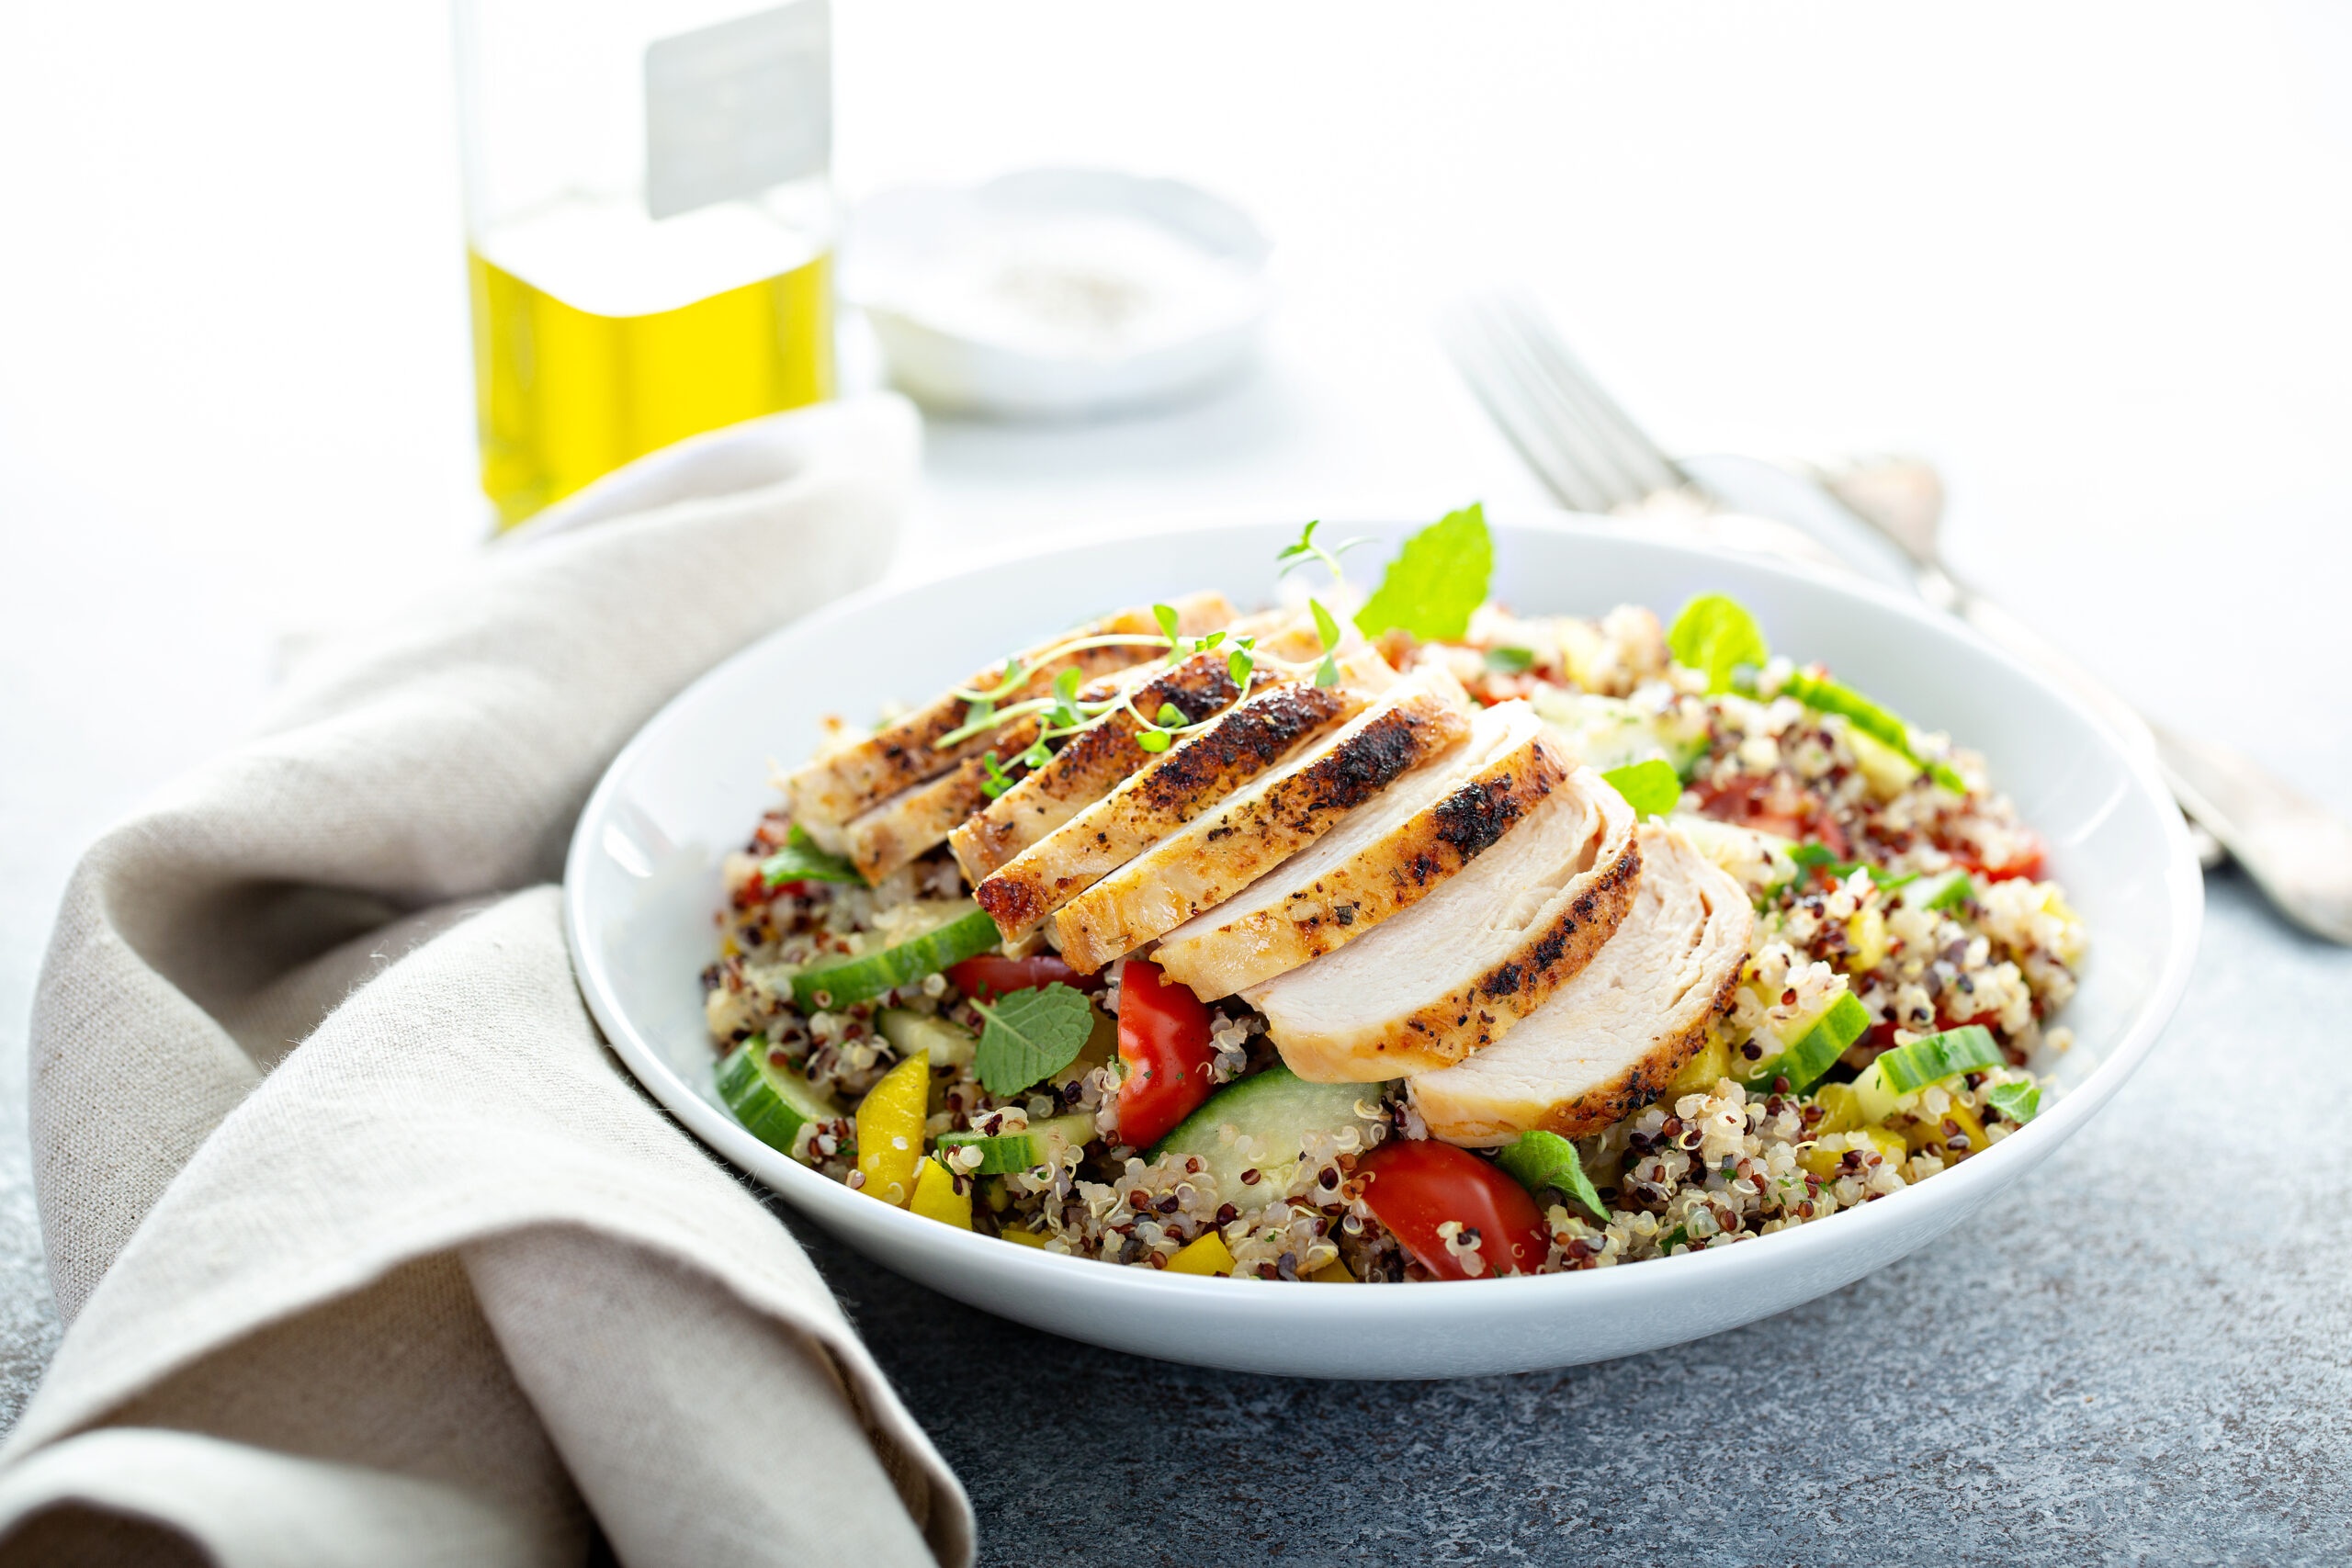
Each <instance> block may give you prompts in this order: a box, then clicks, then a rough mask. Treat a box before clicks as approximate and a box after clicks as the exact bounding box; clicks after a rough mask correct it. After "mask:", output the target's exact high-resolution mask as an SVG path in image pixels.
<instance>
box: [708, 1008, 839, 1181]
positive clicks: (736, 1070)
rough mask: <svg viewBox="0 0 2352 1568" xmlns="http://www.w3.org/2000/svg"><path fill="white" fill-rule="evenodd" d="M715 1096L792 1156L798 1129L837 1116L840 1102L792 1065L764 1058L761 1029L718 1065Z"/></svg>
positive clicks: (755, 1132) (796, 1155) (764, 1038)
mask: <svg viewBox="0 0 2352 1568" xmlns="http://www.w3.org/2000/svg"><path fill="white" fill-rule="evenodd" d="M718 1098H719V1099H721V1100H725V1101H726V1102H727V1109H728V1110H729V1111H733V1112H734V1113H735V1120H737V1121H738V1122H741V1123H743V1125H744V1126H745V1127H747V1128H749V1129H750V1130H751V1133H752V1136H753V1137H756V1138H757V1139H759V1140H760V1142H762V1143H763V1144H765V1145H768V1146H769V1147H770V1148H772V1149H777V1150H780V1151H782V1152H783V1153H785V1154H787V1155H790V1156H792V1157H793V1158H795V1159H799V1158H800V1157H801V1154H800V1151H799V1150H798V1149H797V1148H796V1147H795V1145H797V1143H798V1141H799V1138H800V1129H802V1128H803V1127H806V1126H807V1125H809V1123H810V1122H834V1121H838V1120H840V1119H841V1115H842V1108H841V1107H840V1106H838V1105H835V1104H834V1103H833V1102H832V1101H831V1100H828V1099H827V1098H826V1097H825V1096H823V1095H821V1094H820V1093H818V1092H817V1089H816V1088H815V1086H813V1085H812V1084H810V1083H809V1080H808V1079H807V1078H804V1077H801V1076H800V1075H799V1074H798V1073H797V1072H794V1071H793V1070H792V1069H791V1068H790V1067H785V1066H777V1065H776V1064H775V1063H774V1062H772V1061H770V1060H768V1042H767V1036H766V1035H764V1034H754V1035H752V1037H751V1038H750V1039H749V1040H746V1041H744V1042H743V1043H741V1045H738V1046H736V1047H735V1051H734V1054H733V1055H730V1056H729V1057H728V1058H727V1059H726V1060H725V1061H723V1062H721V1063H720V1064H719V1065H718Z"/></svg>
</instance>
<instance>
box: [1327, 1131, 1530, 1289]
mask: <svg viewBox="0 0 2352 1568" xmlns="http://www.w3.org/2000/svg"><path fill="white" fill-rule="evenodd" d="M1356 1174H1357V1175H1358V1176H1365V1175H1369V1176H1370V1177H1371V1178H1372V1180H1371V1181H1370V1182H1369V1183H1367V1184H1366V1185H1365V1187H1364V1193H1363V1201H1365V1202H1366V1203H1367V1204H1369V1205H1371V1207H1372V1212H1373V1213H1374V1214H1376V1215H1378V1216H1379V1218H1380V1223H1381V1224H1384V1225H1386V1226H1387V1227H1388V1230H1389V1234H1391V1235H1394V1236H1396V1238H1397V1241H1398V1242H1399V1243H1401V1244H1402V1245H1403V1247H1404V1248H1405V1250H1406V1251H1408V1252H1409V1253H1411V1254H1412V1255H1413V1257H1414V1258H1415V1259H1416V1260H1417V1261H1418V1262H1419V1264H1420V1266H1421V1267H1422V1268H1424V1269H1428V1270H1429V1271H1430V1273H1432V1274H1434V1275H1436V1276H1437V1277H1438V1278H1439V1279H1441V1280H1469V1279H1475V1278H1476V1275H1473V1274H1472V1273H1471V1272H1470V1271H1469V1270H1468V1269H1465V1268H1464V1267H1463V1263H1462V1259H1460V1258H1456V1257H1454V1256H1453V1253H1451V1252H1448V1251H1447V1250H1446V1247H1445V1238H1444V1237H1443V1236H1442V1235H1439V1234H1438V1227H1439V1226H1440V1225H1442V1224H1445V1223H1446V1222H1447V1221H1448V1220H1459V1221H1461V1222H1462V1228H1463V1231H1464V1233H1467V1232H1469V1231H1474V1230H1475V1231H1476V1232H1477V1233H1478V1257H1479V1260H1480V1261H1481V1262H1483V1263H1485V1264H1486V1266H1487V1267H1486V1269H1484V1270H1483V1272H1485V1273H1489V1274H1507V1273H1510V1272H1511V1271H1513V1270H1514V1269H1516V1270H1517V1271H1518V1272H1520V1273H1522V1274H1532V1273H1533V1272H1534V1271H1535V1266H1536V1265H1537V1264H1539V1263H1541V1262H1543V1261H1544V1254H1545V1253H1546V1252H1547V1251H1548V1250H1549V1249H1550V1247H1551V1242H1552V1232H1551V1228H1550V1227H1549V1226H1547V1225H1546V1224H1544V1216H1543V1215H1542V1214H1540V1213H1537V1212H1536V1209H1535V1200H1534V1199H1532V1198H1531V1197H1529V1196H1528V1195H1527V1189H1526V1188H1524V1187H1521V1185H1520V1184H1519V1183H1518V1182H1516V1181H1513V1180H1512V1179H1510V1177H1509V1176H1507V1175H1505V1174H1504V1173H1503V1172H1502V1171H1500V1170H1498V1169H1497V1168H1495V1167H1493V1166H1491V1165H1489V1164H1487V1162H1486V1161H1485V1160H1482V1159H1480V1158H1479V1157H1478V1156H1476V1155H1474V1154H1472V1153H1471V1152H1470V1151H1469V1150H1467V1149H1457V1148H1455V1147H1454V1146H1453V1145H1452V1144H1441V1143H1438V1142H1437V1141H1435V1140H1434V1139H1430V1140H1425V1141H1422V1142H1419V1143H1415V1142H1408V1141H1398V1140H1392V1141H1391V1142H1388V1143H1385V1144H1382V1145H1379V1146H1378V1147H1377V1148H1375V1149H1374V1150H1373V1151H1372V1152H1371V1153H1369V1154H1367V1155H1365V1156H1363V1158H1361V1159H1359V1160H1357V1161H1356ZM1505 1258H1508V1261H1504V1259H1505Z"/></svg>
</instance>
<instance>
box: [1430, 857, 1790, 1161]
mask: <svg viewBox="0 0 2352 1568" xmlns="http://www.w3.org/2000/svg"><path fill="white" fill-rule="evenodd" d="M1755 926H1756V913H1755V910H1754V909H1753V908H1750V907H1749V905H1748V902H1747V894H1745V893H1744V892H1742V891H1741V890H1740V886H1739V884H1738V883H1736V882H1735V881H1733V880H1732V879H1731V877H1730V876H1729V875H1728V874H1725V873H1724V871H1723V870H1722V869H1721V868H1719V867H1717V866H1716V865H1714V864H1713V863H1711V862H1710V861H1709V860H1708V859H1707V857H1706V856H1705V855H1703V854H1702V853H1701V852H1699V850H1698V849H1697V847H1696V846H1694V845H1693V844H1692V843H1691V841H1690V840H1689V839H1687V838H1685V837H1684V836H1683V835H1682V834H1681V833H1680V832H1679V831H1678V830H1677V829H1672V828H1668V827H1664V826H1662V825H1659V824H1657V823H1653V824H1651V825H1649V826H1647V827H1645V828H1644V829H1642V890H1641V893H1640V895H1639V896H1638V897H1636V898H1635V899H1634V908H1633V909H1632V911H1631V912H1630V913H1628V914H1627V915H1626V917H1625V923H1624V924H1623V925H1622V926H1620V927H1618V928H1617V934H1616V935H1615V936H1613V937H1611V939H1610V940H1609V944H1608V945H1607V946H1606V947H1603V948H1602V949H1601V950H1600V954H1599V955H1598V956H1597V957H1595V958H1594V959H1593V961H1592V962H1591V963H1590V964H1587V965H1586V966H1585V970H1584V973H1583V974H1581V975H1578V976H1577V977H1576V978H1575V979H1573V980H1571V981H1569V982H1568V983H1567V984H1566V985H1565V986H1563V987H1560V988H1559V990H1558V991H1556V992H1555V993H1554V994H1553V997H1552V999H1551V1000H1550V1001H1548V1002H1545V1003H1544V1005H1543V1006H1542V1007H1540V1008H1538V1009H1536V1010H1535V1011H1534V1012H1533V1013H1532V1015H1530V1016H1529V1017H1528V1018H1527V1019H1526V1020H1525V1021H1522V1022H1521V1024H1520V1026H1519V1027H1518V1028H1517V1029H1514V1030H1512V1031H1511V1032H1510V1038H1509V1039H1507V1040H1503V1041H1500V1042H1498V1043H1496V1044H1493V1045H1489V1046H1487V1048H1486V1049H1485V1050H1483V1051H1481V1052H1479V1053H1478V1054H1477V1055H1475V1056H1473V1057H1471V1058H1470V1059H1469V1060H1468V1061H1466V1062H1463V1063H1461V1064H1460V1065H1458V1066H1451V1067H1447V1068H1445V1069H1443V1070H1442V1071H1440V1072H1434V1073H1424V1074H1422V1075H1421V1076H1420V1077H1417V1078H1415V1079H1413V1080H1412V1084H1411V1089H1410V1092H1411V1095H1412V1100H1413V1103H1414V1104H1415V1105H1416V1106H1418V1107H1419V1109H1420V1112H1421V1115H1422V1117H1423V1119H1424V1120H1426V1121H1427V1122H1429V1125H1430V1134H1432V1135H1433V1136H1436V1137H1440V1138H1443V1139H1445V1140H1446V1141H1447V1142H1448V1143H1454V1144H1464V1145H1469V1146H1470V1147H1473V1148H1490V1147H1493V1146H1495V1145H1499V1144H1508V1143H1510V1141H1511V1140H1513V1139H1514V1138H1517V1137H1518V1136H1519V1135H1520V1134H1521V1133H1525V1132H1532V1131H1538V1130H1540V1131H1543V1132H1548V1133H1557V1134H1560V1135H1561V1136H1562V1137H1565V1138H1578V1137H1582V1136H1584V1135H1585V1134H1588V1133H1597V1132H1599V1131H1600V1129H1601V1128H1603V1127H1606V1126H1608V1125H1609V1124H1610V1123H1611V1122H1615V1121H1617V1120H1618V1119H1619V1118H1621V1117H1623V1116H1627V1115H1630V1114H1631V1113H1632V1112H1634V1111H1637V1110H1639V1109H1640V1108H1641V1107H1643V1106H1645V1105H1646V1104H1648V1103H1649V1102H1650V1101H1651V1100H1655V1099H1657V1096H1658V1094H1659V1092H1660V1091H1661V1090H1663V1089H1665V1088H1666V1086H1667V1084H1668V1081H1669V1080H1671V1079H1672V1078H1673V1077H1674V1075H1675V1074H1676V1073H1677V1072H1678V1071H1679V1070H1680V1069H1681V1067H1682V1066H1683V1064H1684V1063H1686V1062H1688V1061H1689V1060H1690V1059H1691V1057H1692V1056H1693V1055H1696V1054H1697V1053H1698V1051H1699V1049H1700V1047H1701V1046H1702V1045H1704V1044H1705V1043H1706V1040H1707V1030H1708V1027H1709V1025H1710V1024H1711V1023H1712V1022H1713V1020H1714V1019H1715V1018H1716V1017H1717V1016H1718V1015H1719V1014H1721V1013H1722V1012H1723V1011H1724V1010H1725V1009H1726V1008H1728V1007H1729V1006H1730V1005H1731V997H1732V990H1733V988H1734V987H1736V986H1737V985H1738V984H1739V975H1740V969H1741V967H1742V966H1743V965H1744V964H1746V963H1747V944H1748V940H1749V937H1750V935H1751V934H1752V933H1753V931H1754V930H1755Z"/></svg>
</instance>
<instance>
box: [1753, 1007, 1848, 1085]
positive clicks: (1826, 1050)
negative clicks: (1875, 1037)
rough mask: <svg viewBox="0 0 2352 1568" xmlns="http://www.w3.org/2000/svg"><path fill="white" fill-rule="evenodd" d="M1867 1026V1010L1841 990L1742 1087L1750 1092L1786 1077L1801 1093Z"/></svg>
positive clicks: (1833, 1062)
mask: <svg viewBox="0 0 2352 1568" xmlns="http://www.w3.org/2000/svg"><path fill="white" fill-rule="evenodd" d="M1870 1026H1871V1015H1870V1010H1869V1009H1868V1008H1865V1007H1864V1006H1862V1004H1861V1000H1860V998H1858V997H1856V996H1855V995H1854V993H1853V992H1851V991H1841V992H1839V993H1838V999H1837V1000H1836V1001H1834V1002H1832V1003H1830V1004H1829V1010H1828V1011H1826V1012H1825V1013H1823V1014H1822V1015H1821V1016H1820V1017H1819V1018H1817V1019H1815V1021H1814V1024H1813V1027H1812V1028H1811V1029H1808V1030H1806V1031H1805V1032H1804V1034H1802V1035H1800V1036H1799V1037H1798V1039H1797V1043H1795V1044H1794V1045H1792V1046H1790V1047H1789V1048H1788V1049H1787V1050H1786V1051H1783V1052H1781V1054H1780V1055H1777V1056H1775V1057H1773V1058H1772V1059H1771V1060H1770V1061H1769V1062H1767V1063H1765V1064H1764V1070H1763V1071H1762V1072H1760V1073H1758V1075H1757V1076H1756V1077H1752V1078H1749V1079H1748V1080H1747V1083H1746V1084H1745V1085H1743V1086H1742V1087H1743V1088H1745V1089H1747V1091H1748V1092H1749V1093H1751V1094H1761V1093H1765V1092H1768V1091H1769V1090H1770V1089H1771V1087H1772V1082H1773V1080H1774V1079H1775V1078H1783V1077H1784V1078H1787V1079H1788V1080H1789V1092H1790V1093H1792V1094H1803V1093H1804V1091H1805V1090H1806V1089H1811V1088H1812V1087H1813V1086H1814V1084H1815V1082H1817V1081H1818V1080H1819V1079H1820V1077H1821V1075H1822V1074H1824V1073H1826V1072H1827V1071H1828V1070H1829V1069H1830V1068H1832V1067H1834V1066H1837V1065H1838V1057H1840V1056H1842V1055H1845V1054H1846V1048H1847V1047H1848V1046H1849V1045H1851V1044H1852V1043H1854V1042H1855V1041H1857V1040H1860V1038H1861V1037H1862V1032H1863V1031H1864V1030H1866V1029H1868V1028H1870Z"/></svg>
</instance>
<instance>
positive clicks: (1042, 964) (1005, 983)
mask: <svg viewBox="0 0 2352 1568" xmlns="http://www.w3.org/2000/svg"><path fill="white" fill-rule="evenodd" d="M947 978H948V979H949V981H950V982H952V983H953V984H954V985H955V987H956V989H957V990H959V991H961V992H963V993H964V994H965V995H966V996H967V997H977V998H979V999H980V1000H981V1001H984V1002H987V1001H994V1000H995V999H996V998H999V997H1001V996H1006V995H1009V994H1011V993H1012V992H1014V991H1026V990H1031V989H1034V988H1035V987H1039V986H1050V985H1052V984H1053V983H1054V982H1055V981H1057V980H1058V981H1060V982H1061V983H1062V984H1063V985H1065V986H1069V987H1074V988H1076V989H1078V990H1081V991H1099V990H1101V989H1102V988H1103V977H1102V976H1100V975H1081V974H1080V973H1079V972H1078V971H1077V970H1075V969H1073V968H1071V967H1070V966H1069V964H1065V963H1063V962H1062V961H1061V960H1060V959H1058V958H1056V957H1055V956H1054V955H1053V954H1052V953H1038V954H1037V955H1036V956H1035V957H1034V958H1007V957H1006V956H1005V955H1004V954H1003V953H981V954H980V955H979V956H978V958H967V959H965V960H964V961H963V962H962V963H960V964H949V965H948V966H947Z"/></svg>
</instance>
